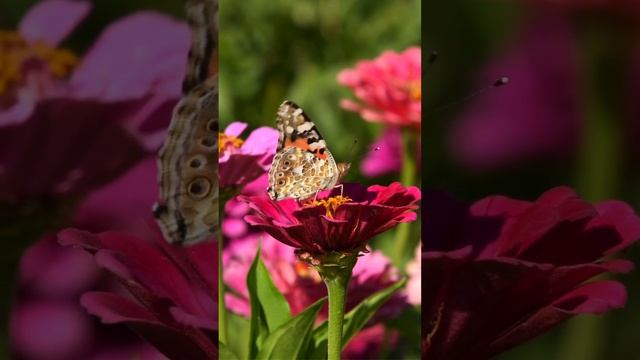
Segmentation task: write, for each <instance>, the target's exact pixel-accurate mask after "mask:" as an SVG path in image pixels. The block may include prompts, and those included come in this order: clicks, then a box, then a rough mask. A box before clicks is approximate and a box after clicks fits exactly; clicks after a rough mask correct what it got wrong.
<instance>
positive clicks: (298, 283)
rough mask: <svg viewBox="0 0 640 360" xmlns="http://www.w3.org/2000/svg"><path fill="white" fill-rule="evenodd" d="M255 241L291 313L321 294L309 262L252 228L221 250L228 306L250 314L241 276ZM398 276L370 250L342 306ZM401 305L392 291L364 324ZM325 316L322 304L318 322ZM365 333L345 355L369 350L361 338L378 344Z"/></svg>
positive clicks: (321, 286)
mask: <svg viewBox="0 0 640 360" xmlns="http://www.w3.org/2000/svg"><path fill="white" fill-rule="evenodd" d="M260 244H262V253H261V255H262V261H264V263H265V266H266V267H267V269H269V273H270V275H271V278H272V280H273V282H274V284H275V285H276V287H277V288H278V290H279V291H280V292H281V293H282V294H283V295H284V296H285V298H286V299H287V301H288V302H289V306H290V307H291V311H292V313H293V314H298V313H300V312H301V311H302V310H304V309H305V308H306V307H308V306H309V305H311V304H313V303H314V302H315V301H316V300H318V299H320V298H321V297H323V296H326V294H327V290H326V287H325V285H324V283H323V282H322V280H321V279H320V275H318V273H317V272H316V270H314V269H313V268H312V267H311V266H309V265H307V264H306V263H303V262H301V261H300V260H298V259H297V257H296V255H295V254H294V252H293V249H291V248H290V247H288V246H286V245H284V244H282V243H280V242H278V241H276V240H275V239H273V238H272V237H270V236H269V235H267V234H265V233H254V234H251V235H249V236H248V237H245V238H243V239H234V240H233V241H231V242H230V243H229V246H228V247H227V248H226V249H225V250H224V253H223V262H224V269H225V271H224V280H225V284H227V286H229V287H230V288H231V289H233V292H228V293H227V294H226V298H225V302H226V305H227V307H228V308H229V309H230V310H232V311H234V312H235V313H238V314H240V315H244V316H249V315H250V312H251V306H250V304H249V293H248V289H247V284H246V276H247V272H248V271H249V267H250V266H251V262H252V261H253V257H254V256H255V252H256V249H257V248H258V246H259V245H260ZM399 279H400V274H399V272H398V271H397V269H395V268H393V266H392V265H391V262H390V261H389V260H388V259H387V258H386V257H385V256H384V255H383V254H382V253H381V252H378V251H373V252H371V253H369V254H367V255H366V256H363V257H361V258H360V259H359V260H358V262H357V263H356V266H355V268H354V270H353V277H352V279H351V282H350V283H349V288H348V292H349V296H348V299H347V311H348V310H349V309H351V308H353V307H354V306H355V305H357V304H358V303H360V302H361V301H362V300H364V298H366V297H367V296H369V295H372V294H374V293H375V292H376V291H378V290H382V289H383V288H385V287H388V286H390V285H391V284H393V283H395V282H396V281H398V280H399ZM406 306H407V302H406V299H405V297H404V296H403V295H400V294H397V295H396V296H394V297H393V298H392V299H391V300H390V301H389V302H387V303H385V304H384V305H383V306H382V307H381V308H380V309H379V310H378V313H377V314H376V315H375V317H374V319H372V321H371V322H370V324H369V325H371V326H372V325H375V324H376V323H379V322H380V321H381V320H384V319H390V318H392V317H394V316H396V315H397V314H398V313H400V311H402V309H403V308H405V307H406ZM326 318H327V309H326V306H325V308H323V309H322V311H321V313H320V315H319V317H318V322H320V321H323V320H326ZM374 332H375V333H377V334H379V333H380V332H381V331H380V329H379V330H377V331H374ZM366 334H368V331H367V330H366V329H365V333H364V335H358V336H356V338H354V339H353V341H352V342H351V343H350V345H349V346H348V347H347V350H346V351H347V352H346V353H345V354H350V356H349V357H350V358H352V357H357V358H362V357H363V356H362V355H364V354H367V353H369V354H370V352H368V351H371V350H372V349H370V348H367V347H365V346H362V345H363V343H375V344H377V346H380V344H381V342H380V338H377V339H376V341H371V339H369V338H368V337H367V335H366ZM355 349H358V351H355Z"/></svg>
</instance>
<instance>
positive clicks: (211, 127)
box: [153, 0, 218, 244]
mask: <svg viewBox="0 0 640 360" xmlns="http://www.w3.org/2000/svg"><path fill="white" fill-rule="evenodd" d="M217 11H218V5H217V2H216V1H211V0H199V1H196V0H192V1H187V2H186V12H187V18H188V23H189V24H190V25H191V27H192V44H191V49H190V51H189V60H188V64H187V72H186V75H185V79H184V81H183V84H182V90H183V97H182V99H180V101H179V102H178V103H177V104H176V106H175V107H174V109H173V116H172V118H171V124H170V125H169V130H168V134H167V139H166V140H165V143H164V146H163V147H162V148H161V149H160V153H159V157H158V165H159V173H158V179H159V185H160V200H159V202H158V203H157V204H156V205H155V206H154V210H153V213H154V216H155V217H156V219H157V221H158V224H159V225H160V229H161V230H162V233H163V235H164V237H165V239H166V240H167V241H168V242H170V243H178V244H193V243H198V242H201V241H205V240H208V239H211V238H212V237H213V236H212V235H213V234H214V233H215V231H216V230H217V228H218V163H217V162H218V79H217V76H211V77H210V76H209V72H210V67H211V63H212V62H213V61H215V57H214V50H215V48H216V41H217V24H216V20H215V19H216V16H217Z"/></svg>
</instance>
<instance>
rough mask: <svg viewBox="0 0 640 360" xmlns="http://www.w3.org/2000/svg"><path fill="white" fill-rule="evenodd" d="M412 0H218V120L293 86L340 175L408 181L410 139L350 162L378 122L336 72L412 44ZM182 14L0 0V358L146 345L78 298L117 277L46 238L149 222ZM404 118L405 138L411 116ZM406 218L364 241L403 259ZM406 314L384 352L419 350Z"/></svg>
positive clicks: (82, 354)
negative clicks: (357, 108)
mask: <svg viewBox="0 0 640 360" xmlns="http://www.w3.org/2000/svg"><path fill="white" fill-rule="evenodd" d="M43 3H49V4H54V6H53V8H40V7H39V6H40V5H42V4H43ZM69 4H71V5H69ZM35 5H38V6H35ZM420 7H421V2H420V1H417V0H403V1H387V2H370V1H364V0H361V1H354V0H349V1H337V0H331V1H293V0H278V1H273V2H269V3H266V2H264V1H257V0H250V1H244V2H236V1H222V2H221V5H220V28H221V29H222V30H221V34H220V60H219V63H220V64H219V73H220V87H221V89H220V116H221V128H224V126H225V125H227V124H229V123H231V122H232V121H236V120H239V121H244V122H247V123H249V128H250V129H254V128H256V127H258V126H274V125H275V112H276V109H277V106H278V105H279V104H280V103H281V102H282V101H283V100H284V99H291V100H293V101H295V102H297V103H298V104H299V105H301V106H302V107H303V108H304V109H305V111H306V113H307V114H308V115H309V116H310V117H311V118H312V119H313V120H314V121H315V123H316V124H317V125H318V127H319V129H321V130H320V131H321V133H322V134H323V136H324V137H325V139H326V140H327V142H328V144H329V146H330V149H331V151H332V153H333V154H334V156H335V158H336V159H337V160H338V161H352V162H353V163H354V164H353V166H352V168H351V169H352V170H351V172H350V174H349V176H348V177H347V178H346V181H349V182H361V183H364V184H367V185H371V184H385V185H386V184H389V183H390V182H392V181H397V180H398V179H400V178H402V179H403V182H404V183H405V185H409V184H416V185H417V184H419V183H420V171H416V167H417V166H416V165H418V161H419V154H418V153H417V151H413V152H412V153H411V154H409V155H408V157H407V159H411V162H410V164H409V166H405V167H403V168H399V169H396V170H394V171H391V172H387V173H385V174H379V175H375V176H365V175H363V174H362V172H361V171H360V169H359V168H360V163H361V162H362V159H363V158H364V157H365V154H366V153H367V151H368V150H369V148H370V147H371V144H372V143H373V142H374V141H375V140H376V139H378V138H379V136H380V135H381V134H382V133H383V131H384V129H385V127H384V126H383V125H382V124H379V123H370V122H366V121H364V120H363V119H362V118H361V117H360V115H359V114H357V113H355V112H350V111H346V110H344V109H342V108H341V107H340V100H341V99H344V98H348V99H352V100H353V99H354V96H353V93H352V91H350V90H349V89H348V88H347V87H345V86H343V85H340V84H339V83H338V80H337V75H338V73H339V72H340V71H341V70H344V69H347V68H354V67H355V66H356V64H357V63H358V61H360V60H371V59H374V58H376V57H378V56H379V55H380V54H382V53H383V52H385V51H395V52H402V51H404V50H406V49H407V48H410V47H414V46H420V39H421V35H420V24H421V21H420V16H419V14H420ZM43 9H44V10H43ZM140 11H145V13H143V14H142V15H140V13H139V12H140ZM148 11H151V13H149V12H148ZM183 19H184V15H183V3H182V2H181V1H179V0H127V1H124V0H114V1H108V2H103V1H61V0H44V1H23V0H20V1H18V0H5V1H2V2H1V3H0V35H1V36H0V60H2V61H3V62H2V64H3V65H2V68H0V187H1V189H0V238H1V241H2V249H1V251H0V253H1V258H0V262H1V263H2V266H3V268H2V270H3V271H2V278H1V279H0V287H1V288H2V289H3V292H2V293H1V294H0V299H2V303H1V304H0V306H2V309H0V314H1V315H2V316H1V317H0V321H1V322H2V324H3V326H1V327H0V340H1V341H2V343H0V345H1V349H0V350H1V351H2V354H0V358H4V356H3V355H5V354H7V353H8V349H9V347H10V348H11V349H12V350H11V352H12V356H13V357H15V358H18V359H88V358H91V359H114V358H131V357H136V358H145V359H146V358H158V357H159V356H160V355H159V354H158V353H157V351H155V350H154V349H153V348H151V347H150V346H149V345H147V344H146V343H143V342H142V341H141V340H140V339H139V338H138V337H137V336H136V335H135V334H134V333H133V332H131V331H130V330H129V329H127V328H125V327H124V326H119V325H104V324H101V323H100V321H99V320H98V319H97V318H96V317H93V316H90V315H88V314H87V313H86V311H85V310H84V309H83V308H81V307H80V306H79V305H78V298H79V297H80V296H81V295H82V294H83V293H85V292H87V291H91V290H105V291H115V290H113V289H114V288H115V289H117V287H118V284H115V283H114V282H113V280H112V278H111V277H109V276H107V275H106V274H105V273H104V272H103V271H102V270H100V269H99V268H98V267H97V266H96V265H95V263H94V262H93V260H92V259H91V258H90V257H89V256H88V255H87V254H85V253H82V252H80V251H79V250H77V249H69V248H62V247H60V246H59V245H58V243H57V241H56V238H55V233H56V232H57V231H58V230H60V229H63V228H66V227H76V228H81V229H86V230H89V231H94V232H99V231H106V230H115V229H118V230H126V231H129V232H132V233H134V234H137V235H141V236H143V237H144V236H149V232H150V227H151V226H150V225H149V222H150V221H152V220H151V219H150V212H149V209H150V206H151V204H153V202H154V201H155V199H156V197H157V188H156V186H155V184H156V163H155V156H156V153H157V149H158V146H159V145H160V143H161V141H162V140H163V136H164V131H165V129H166V127H167V126H168V123H169V119H170V116H171V109H172V107H173V105H174V104H175V102H176V101H177V99H178V98H179V95H180V92H179V89H180V81H181V79H182V75H183V71H184V66H185V60H186V57H185V54H186V51H187V49H188V45H189V38H188V36H189V33H188V30H187V27H186V24H184V20H183ZM61 28H64V29H66V28H68V29H66V30H60V29H61ZM56 33H57V35H56ZM39 40H46V41H44V43H43V44H41V43H39V42H38V41H39ZM9 65H11V66H9ZM418 88H419V86H418ZM24 94H27V95H29V96H25V95H24ZM418 95H420V92H419V90H418ZM416 126H417V127H419V126H420V125H419V124H418V125H416ZM412 129H414V130H415V129H416V127H415V126H414V127H413V128H412ZM247 133H248V132H247ZM406 133H412V134H411V135H407V137H408V138H410V139H411V140H410V144H411V149H413V150H415V149H418V148H419V143H420V140H419V137H418V132H417V131H409V130H408V131H406ZM244 135H245V136H246V135H247V134H244ZM355 140H357V144H356V145H354V141H355ZM418 229H419V223H418V222H416V223H414V224H412V225H410V226H406V227H404V228H403V230H401V233H402V237H403V238H405V239H408V241H407V242H406V243H405V245H404V246H402V247H401V248H400V251H398V250H397V248H395V247H393V243H394V242H393V240H394V238H395V237H396V236H398V235H397V232H388V233H386V234H384V235H382V236H379V237H378V238H377V239H376V241H375V242H374V244H373V247H374V248H376V249H381V250H382V251H383V253H384V254H386V255H385V256H386V258H385V259H386V260H385V261H387V262H388V261H393V264H394V265H395V267H396V268H397V269H398V271H399V272H400V273H401V274H406V273H407V271H408V270H407V269H408V268H407V265H408V264H409V263H410V262H411V260H412V259H413V258H414V256H415V247H416V246H417V244H418V243H419V230H418ZM387 258H390V259H391V260H388V259H387ZM387 280H388V279H387ZM418 318H419V309H418V307H417V306H410V305H407V304H406V303H405V304H404V307H403V311H402V313H401V314H400V315H399V316H397V317H395V318H394V319H392V320H388V321H386V322H385V325H384V326H385V327H386V328H388V329H389V330H390V331H391V332H392V333H393V334H397V335H394V337H392V339H393V341H394V343H392V344H393V347H392V348H391V349H390V348H389V347H390V344H391V343H387V342H384V344H383V345H384V346H386V347H387V348H386V349H384V351H385V352H386V353H387V354H388V355H389V356H401V357H403V358H407V359H415V358H418V356H419V355H418V354H419V328H420V327H419V326H420V325H419V322H417V321H416V319H418ZM9 320H10V322H11V323H10V326H8V323H9ZM51 329H56V331H55V332H52V331H51ZM388 334H389V333H387V332H386V330H385V332H383V333H382V335H381V334H380V333H375V334H374V340H372V341H373V342H375V343H378V344H380V343H381V341H380V339H381V338H382V337H383V336H386V335H388ZM9 335H10V336H9ZM9 341H10V343H11V344H10V345H9V343H8V342H9ZM364 350H365V351H366V350H367V349H366V348H365V349H364Z"/></svg>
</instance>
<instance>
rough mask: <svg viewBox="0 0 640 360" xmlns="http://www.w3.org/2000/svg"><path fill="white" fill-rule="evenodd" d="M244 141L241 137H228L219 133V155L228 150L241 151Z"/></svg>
mask: <svg viewBox="0 0 640 360" xmlns="http://www.w3.org/2000/svg"><path fill="white" fill-rule="evenodd" d="M243 143H244V140H242V139H240V138H239V137H236V136H232V135H227V134H225V133H223V132H219V133H218V154H220V155H222V153H223V152H225V151H226V150H231V149H240V148H241V147H242V144H243Z"/></svg>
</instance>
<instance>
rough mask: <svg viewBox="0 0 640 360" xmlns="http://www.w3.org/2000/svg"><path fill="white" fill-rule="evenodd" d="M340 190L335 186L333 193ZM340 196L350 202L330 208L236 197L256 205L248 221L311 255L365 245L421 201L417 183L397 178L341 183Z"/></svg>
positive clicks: (412, 215)
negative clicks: (383, 183) (382, 182)
mask: <svg viewBox="0 0 640 360" xmlns="http://www.w3.org/2000/svg"><path fill="white" fill-rule="evenodd" d="M339 192H340V190H337V189H334V193H336V195H337V193H339ZM343 195H344V196H346V197H348V198H350V199H352V201H350V202H346V203H344V202H343V203H341V204H339V206H337V207H335V208H331V209H329V207H327V206H325V205H326V204H317V205H315V206H305V205H301V204H299V203H298V202H297V201H296V200H294V199H284V200H281V201H273V200H270V199H268V198H265V197H263V196H244V197H240V198H241V199H242V200H244V201H246V202H247V203H248V204H249V206H250V207H251V208H252V209H253V210H254V214H252V215H248V216H246V217H245V220H246V221H247V222H248V223H249V224H251V225H255V226H257V227H258V228H260V229H262V230H264V231H265V232H267V233H268V234H269V235H271V236H273V237H274V238H276V239H277V240H279V241H281V242H282V243H284V244H286V245H289V246H293V247H295V248H297V249H299V250H301V251H303V252H305V253H307V254H308V255H311V256H315V255H322V254H326V253H330V252H352V253H358V252H360V251H363V250H365V246H366V244H367V242H368V241H369V239H371V238H372V237H374V236H375V235H378V234H380V233H382V232H384V231H387V230H389V229H391V228H392V227H394V226H396V225H397V224H399V223H401V222H410V221H413V220H415V219H416V213H415V210H416V208H417V205H416V203H417V202H418V201H419V200H420V190H419V189H418V188H416V187H413V186H412V187H404V186H402V185H401V184H399V183H393V184H391V185H389V186H381V185H374V186H370V187H368V188H365V187H364V186H362V185H359V184H344V193H343ZM328 212H330V213H329V214H328ZM329 215H331V216H329Z"/></svg>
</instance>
